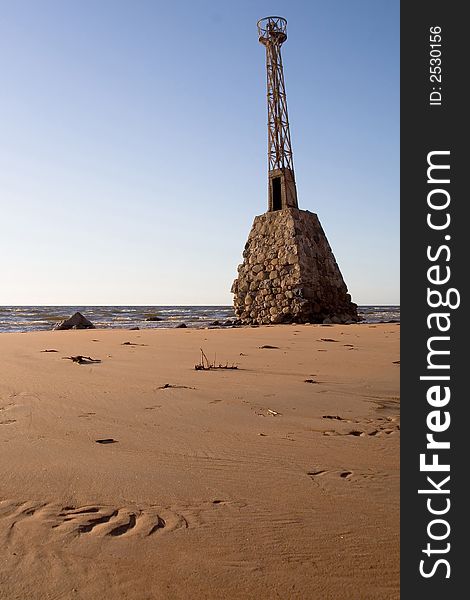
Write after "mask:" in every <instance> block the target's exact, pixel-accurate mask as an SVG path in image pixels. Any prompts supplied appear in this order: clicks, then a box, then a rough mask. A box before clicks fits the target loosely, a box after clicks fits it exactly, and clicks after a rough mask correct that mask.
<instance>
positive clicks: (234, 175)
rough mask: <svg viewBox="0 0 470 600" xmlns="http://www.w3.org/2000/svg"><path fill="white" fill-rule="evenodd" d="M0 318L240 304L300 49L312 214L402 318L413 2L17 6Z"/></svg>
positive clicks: (4, 44) (300, 155) (361, 297)
mask: <svg viewBox="0 0 470 600" xmlns="http://www.w3.org/2000/svg"><path fill="white" fill-rule="evenodd" d="M0 6H1V11H0V90H1V91H0V115H1V124H0V217H1V237H0V263H1V265H2V266H1V274H0V304H3V305H5V304H6V305H8V304H155V305H158V304H231V302H232V296H231V294H230V286H231V283H232V280H233V279H234V277H235V276H236V272H237V265H238V263H239V262H241V253H242V250H243V246H244V244H245V241H246V238H247V236H248V233H249V230H250V227H251V224H252V221H253V218H254V216H255V215H257V214H261V213H263V212H265V210H266V208H267V198H266V179H267V175H266V172H267V158H266V147H267V142H266V138H267V131H266V121H267V116H266V101H265V56H264V48H263V47H262V46H261V45H260V44H259V43H258V40H257V32H256V21H257V20H258V19H259V18H261V17H265V16H267V15H273V14H274V15H281V16H284V17H286V18H287V20H288V36H289V38H288V40H287V42H286V43H285V45H284V46H283V59H284V69H285V79H286V87H287V99H288V109H289V118H290V121H291V134H292V143H293V150H294V163H295V170H296V179H297V187H298V195H299V204H300V208H303V209H308V210H310V211H312V212H316V213H317V214H318V216H319V218H320V221H321V222H322V225H323V228H324V229H325V232H326V234H327V237H328V239H329V242H330V245H331V246H332V248H333V251H334V253H335V256H336V259H337V261H338V264H339V266H340V268H341V271H342V273H343V276H344V278H345V280H346V283H347V285H348V287H349V290H350V292H351V294H352V296H353V299H354V300H355V301H356V302H357V303H359V304H374V303H376V304H387V303H398V302H399V289H398V285H399V2H398V0H332V1H331V2H319V1H314V0H312V1H307V0H297V1H295V0H289V1H284V2H280V1H272V2H265V1H258V0H242V1H237V2H228V1H226V2H221V1H217V0H205V1H204V0H201V1H197V0H191V1H190V0H184V1H183V0H173V1H172V2H160V1H157V0H153V1H152V0H80V2H77V1H75V0H41V1H40V2H38V1H36V0H18V1H14V2H7V1H6V0H3V1H0Z"/></svg>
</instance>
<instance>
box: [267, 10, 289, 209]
mask: <svg viewBox="0 0 470 600" xmlns="http://www.w3.org/2000/svg"><path fill="white" fill-rule="evenodd" d="M257 25H258V40H259V42H260V43H261V44H263V46H264V47H265V48H266V72H267V100H268V210H269V211H273V210H282V209H284V208H298V203H297V188H296V185H295V176H294V161H293V155H292V143H291V138H290V130H289V117H288V114H287V98H286V86H285V83H284V69H283V66H282V56H281V46H282V44H283V43H284V42H285V41H286V40H287V21H286V19H284V18H283V17H265V18H264V19H260V20H259V21H258V23H257Z"/></svg>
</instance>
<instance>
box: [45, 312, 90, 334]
mask: <svg viewBox="0 0 470 600" xmlns="http://www.w3.org/2000/svg"><path fill="white" fill-rule="evenodd" d="M94 328H95V326H94V325H93V323H92V322H91V321H89V320H88V319H87V318H86V317H84V316H83V315H82V313H79V312H76V313H75V314H74V315H72V316H71V317H70V318H69V319H65V321H62V322H61V323H57V324H56V325H54V327H53V329H55V330H58V329H94Z"/></svg>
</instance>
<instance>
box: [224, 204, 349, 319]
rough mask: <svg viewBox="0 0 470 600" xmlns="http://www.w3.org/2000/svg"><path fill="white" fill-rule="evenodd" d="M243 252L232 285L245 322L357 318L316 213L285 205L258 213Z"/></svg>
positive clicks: (241, 317) (238, 312)
mask: <svg viewBox="0 0 470 600" xmlns="http://www.w3.org/2000/svg"><path fill="white" fill-rule="evenodd" d="M243 258H244V261H243V264H241V265H240V266H239V267H238V278H237V279H236V280H235V281H234V283H233V286H232V293H233V294H235V297H234V306H235V312H236V315H237V317H238V318H239V319H240V320H241V321H242V322H243V323H246V324H259V325H261V324H267V323H286V322H287V323H288V322H292V321H295V322H297V323H307V322H309V323H323V322H333V323H347V322H351V321H357V320H358V317H357V306H356V304H354V303H353V302H351V296H350V295H349V294H348V290H347V287H346V284H345V283H344V280H343V277H342V275H341V271H340V270H339V267H338V265H337V264H336V260H335V257H334V256H333V252H332V251H331V248H330V245H329V244H328V240H327V239H326V235H325V233H324V231H323V229H322V226H321V225H320V221H319V220H318V217H317V215H316V214H314V213H311V212H309V211H306V210H299V209H297V208H286V209H284V210H277V211H271V212H267V213H265V214H263V215H260V216H258V217H255V220H254V223H253V227H252V229H251V232H250V235H249V237H248V241H247V243H246V245H245V251H244V252H243Z"/></svg>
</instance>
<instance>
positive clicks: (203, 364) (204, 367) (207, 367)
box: [194, 348, 238, 371]
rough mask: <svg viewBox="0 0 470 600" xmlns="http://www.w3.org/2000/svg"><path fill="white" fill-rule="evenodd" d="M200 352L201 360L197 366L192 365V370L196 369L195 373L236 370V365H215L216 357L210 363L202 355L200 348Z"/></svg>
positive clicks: (203, 354)
mask: <svg viewBox="0 0 470 600" xmlns="http://www.w3.org/2000/svg"><path fill="white" fill-rule="evenodd" d="M200 350H201V360H200V362H199V363H198V364H197V365H194V368H195V369H196V371H211V370H214V369H238V367H237V365H234V364H232V365H229V364H228V363H226V364H225V365H222V364H220V363H219V364H217V363H216V356H214V361H213V362H210V361H209V359H208V358H207V356H206V355H205V353H204V350H203V349H202V348H200Z"/></svg>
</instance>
